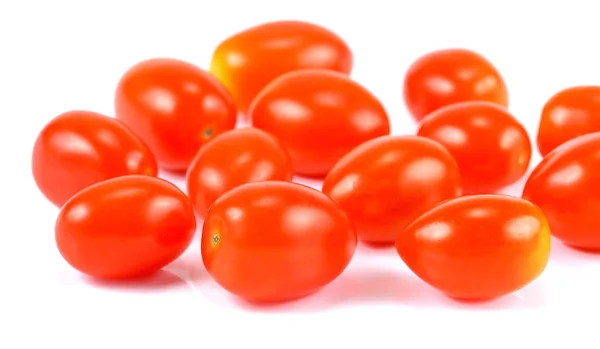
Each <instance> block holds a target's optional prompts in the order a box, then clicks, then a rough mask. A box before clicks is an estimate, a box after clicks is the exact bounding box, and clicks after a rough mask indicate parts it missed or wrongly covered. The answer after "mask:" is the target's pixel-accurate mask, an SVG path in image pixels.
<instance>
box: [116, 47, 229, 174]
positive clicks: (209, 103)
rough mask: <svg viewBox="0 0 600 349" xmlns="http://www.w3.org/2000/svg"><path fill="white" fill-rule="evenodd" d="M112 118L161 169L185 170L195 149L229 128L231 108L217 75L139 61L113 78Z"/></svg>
mask: <svg viewBox="0 0 600 349" xmlns="http://www.w3.org/2000/svg"><path fill="white" fill-rule="evenodd" d="M115 102H116V115H117V118H118V119H120V120H122V121H123V122H125V123H126V124H127V125H128V126H130V127H131V129H132V130H133V131H134V132H136V133H137V134H138V135H139V136H140V137H141V138H142V139H143V140H144V141H145V142H146V144H148V146H149V147H150V149H151V150H152V152H153V153H154V154H155V155H156V159H157V161H158V165H159V166H160V167H161V168H164V169H167V170H172V171H185V170H186V169H187V168H188V166H189V164H190V163H191V162H192V159H193V158H194V156H195V155H196V152H197V151H198V149H199V148H200V147H201V146H202V145H203V144H205V143H206V142H207V141H209V140H211V139H212V138H213V137H214V136H216V135H218V134H220V133H222V132H224V131H227V130H230V129H232V128H233V127H234V126H235V124H236V119H237V111H236V108H235V105H234V102H233V99H232V98H231V96H230V95H229V93H228V92H227V90H226V89H225V88H224V87H223V86H222V85H221V84H220V83H219V81H218V80H217V79H215V78H214V77H213V76H211V75H210V74H209V73H207V72H205V71H203V70H202V69H200V68H197V67H195V66H193V65H191V64H189V63H186V62H183V61H179V60H175V59H167V58H164V59H163V58H155V59H150V60H146V61H143V62H141V63H138V64H136V65H135V66H133V67H132V68H130V69H129V70H128V71H127V72H126V73H125V74H124V76H123V77H122V78H121V80H120V81H119V85H118V87H117V92H116V97H115Z"/></svg>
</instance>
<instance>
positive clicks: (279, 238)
mask: <svg viewBox="0 0 600 349" xmlns="http://www.w3.org/2000/svg"><path fill="white" fill-rule="evenodd" d="M356 244H357V238H356V232H355V230H354V227H353V225H352V223H351V222H350V220H349V219H348V216H347V215H346V214H345V213H344V211H343V210H342V209H340V208H339V207H338V206H337V205H336V204H335V202H333V201H332V200H331V199H330V198H328V197H327V196H326V195H325V194H323V193H321V192H319V191H318V190H315V189H312V188H310V187H307V186H304V185H301V184H296V183H291V182H281V181H268V182H254V183H248V184H243V185H241V186H239V187H237V188H235V189H232V190H231V191H229V192H227V193H225V194H224V195H223V196H221V197H220V198H219V199H217V201H215V203H214V204H213V205H212V206H211V207H210V208H209V209H208V213H207V216H206V219H205V221H204V228H203V229H202V259H203V260H204V265H205V266H206V269H207V270H208V272H209V273H210V274H211V275H212V277H213V278H214V279H215V280H216V281H217V283H218V284H220V285H221V286H222V287H223V288H225V289H226V290H228V291H229V292H231V293H233V294H235V295H237V296H239V297H241V298H243V299H246V300H249V301H253V302H275V301H285V300H290V299H294V298H299V297H303V296H306V295H309V294H311V293H313V292H316V291H317V290H319V289H320V288H322V287H323V286H325V285H327V284H328V283H330V282H331V281H333V280H334V279H335V278H336V277H337V276H338V275H340V274H341V273H342V271H343V270H344V269H345V268H346V266H347V265H348V263H349V262H350V260H351V258H352V256H353V255H354V251H355V249H356Z"/></svg>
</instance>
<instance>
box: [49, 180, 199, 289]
mask: <svg viewBox="0 0 600 349" xmlns="http://www.w3.org/2000/svg"><path fill="white" fill-rule="evenodd" d="M55 230H56V244H57V246H58V250H59V251H60V253H61V254H62V256H63V257H64V259H65V260H66V261H67V262H68V263H69V264H70V265H71V266H72V267H73V268H75V269H77V270H79V271H80V272H82V273H84V274H87V275H89V276H92V277H97V278H105V279H123V278H134V277H139V276H145V275H148V274H151V273H153V272H155V271H157V270H159V269H161V268H162V267H164V266H166V265H167V264H169V263H170V262H172V261H173V260H175V259H176V258H177V257H178V256H179V255H181V254H182V253H183V252H184V251H185V250H186V248H187V247H188V246H189V244H190V243H191V241H192V238H193V236H194V233H195V230H196V218H195V217H194V209H193V207H192V204H191V202H190V200H189V199H188V198H187V197H186V196H185V194H184V193H183V192H181V191H180V190H179V189H177V187H175V186H174V185H173V184H171V183H169V182H167V181H164V180H162V179H158V178H154V177H147V176H136V175H131V176H123V177H118V178H113V179H109V180H106V181H104V182H100V183H97V184H94V185H92V186H90V187H87V188H86V189H84V190H82V191H80V192H79V193H77V194H75V195H74V196H73V197H72V198H71V199H70V200H69V201H67V203H65V205H64V206H63V208H62V209H61V211H60V214H59V215H58V218H57V220H56V228H55Z"/></svg>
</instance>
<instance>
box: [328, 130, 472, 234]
mask: <svg viewBox="0 0 600 349" xmlns="http://www.w3.org/2000/svg"><path fill="white" fill-rule="evenodd" d="M460 188H461V187H460V175H459V172H458V166H457V165H456V162H455V161H454V159H453V158H452V156H451V155H450V153H448V151H447V150H446V149H444V147H442V146H441V145H440V144H438V143H436V142H434V141H432V140H429V139H427V138H424V137H415V136H383V137H379V138H376V139H373V140H370V141H368V142H366V143H363V144H362V145H359V146H358V147H356V148H355V149H354V150H352V151H351V152H349V153H348V154H347V155H346V156H344V157H343V158H342V159H341V160H340V161H339V162H338V163H337V164H336V165H335V167H334V168H333V169H332V170H331V172H329V174H328V175H327V177H326V178H325V181H324V183H323V192H324V193H325V194H327V195H328V196H329V197H331V198H332V199H333V200H335V201H336V202H337V203H338V204H339V205H340V207H342V208H343V209H344V210H345V211H346V213H347V214H348V216H349V217H350V219H351V220H352V222H353V223H354V224H355V226H356V230H357V232H358V237H359V238H360V239H361V240H363V241H367V242H373V243H394V242H395V241H396V237H397V236H398V234H399V233H400V231H402V229H404V227H405V226H406V225H407V224H408V223H409V222H411V221H412V220H413V219H414V218H416V217H417V216H418V215H420V214H421V213H424V212H425V211H427V210H428V209H430V208H431V207H433V206H434V205H436V204H438V203H440V202H441V201H444V200H447V199H451V198H454V197H457V196H459V195H460V192H461V190H460Z"/></svg>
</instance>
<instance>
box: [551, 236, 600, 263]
mask: <svg viewBox="0 0 600 349" xmlns="http://www.w3.org/2000/svg"><path fill="white" fill-rule="evenodd" d="M550 260H551V261H552V262H557V263H560V264H567V265H570V264H573V265H577V264H582V263H588V262H597V263H600V251H598V250H586V249H582V248H578V247H574V246H569V245H566V244H564V243H563V242H562V241H560V240H559V239H557V238H555V237H552V242H551V248H550Z"/></svg>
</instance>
